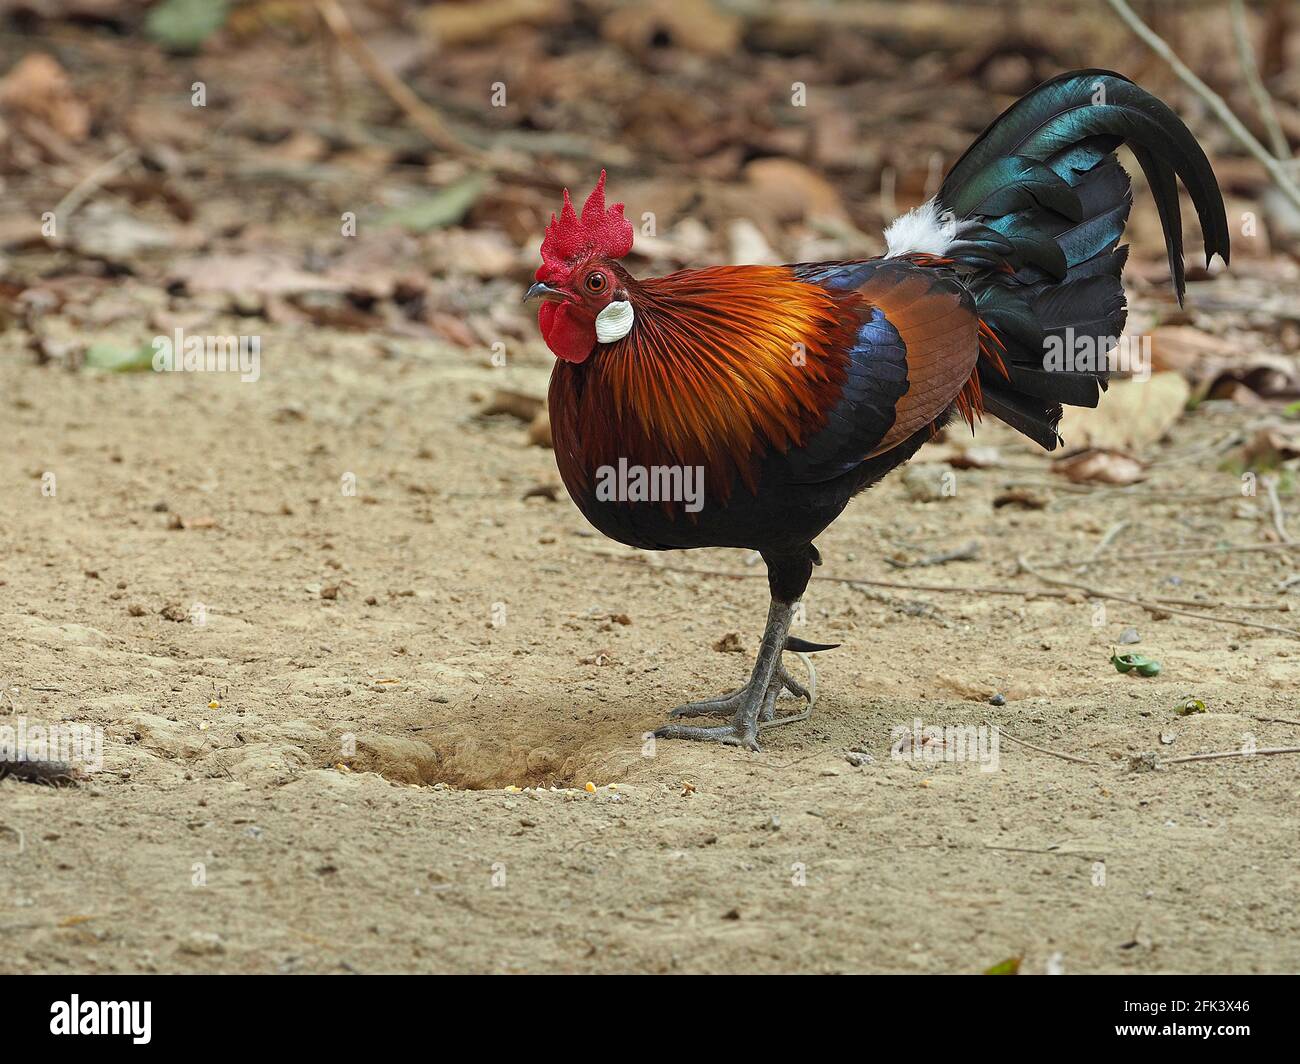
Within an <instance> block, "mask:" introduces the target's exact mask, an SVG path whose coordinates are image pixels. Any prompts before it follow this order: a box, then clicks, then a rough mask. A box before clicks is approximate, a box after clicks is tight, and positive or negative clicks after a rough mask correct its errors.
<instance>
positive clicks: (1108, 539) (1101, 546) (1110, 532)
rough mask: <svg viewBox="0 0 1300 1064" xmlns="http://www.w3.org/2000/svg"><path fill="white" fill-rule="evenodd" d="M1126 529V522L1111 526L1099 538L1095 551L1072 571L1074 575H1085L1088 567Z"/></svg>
mask: <svg viewBox="0 0 1300 1064" xmlns="http://www.w3.org/2000/svg"><path fill="white" fill-rule="evenodd" d="M1126 528H1128V522H1127V521H1119V522H1117V523H1116V524H1113V525H1111V526H1110V528H1109V529H1107V530H1106V534H1105V535H1104V536H1102V537H1101V542H1100V543H1098V544H1097V547H1096V549H1095V550H1094V551H1093V552H1092V553H1091V554H1089V555H1088V557H1087V558H1086V559H1084V561H1083V563H1082V564H1081V565H1078V566H1076V567H1075V570H1074V571H1075V572H1076V573H1086V572H1087V571H1088V566H1090V565H1092V564H1093V563H1094V562H1096V561H1097V560H1098V559H1099V558H1100V557H1101V556H1102V555H1103V554H1105V553H1106V551H1107V550H1108V549H1109V548H1110V545H1111V544H1112V543H1114V542H1115V537H1116V536H1118V535H1119V534H1120V533H1121V532H1123V531H1124V529H1126Z"/></svg>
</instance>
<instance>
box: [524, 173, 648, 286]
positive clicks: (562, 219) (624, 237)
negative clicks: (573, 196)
mask: <svg viewBox="0 0 1300 1064" xmlns="http://www.w3.org/2000/svg"><path fill="white" fill-rule="evenodd" d="M631 250H632V223H631V222H629V221H628V220H627V219H626V218H624V217H623V204H621V203H615V204H614V205H613V206H612V207H610V208H609V209H608V210H606V208H605V171H604V170H602V171H601V172H600V180H599V181H597V182H596V187H595V188H593V189H592V190H591V194H590V195H589V196H588V197H587V202H586V203H584V204H583V205H582V214H581V215H578V214H577V213H576V212H575V211H574V209H573V201H572V200H570V199H569V190H568V189H567V188H566V189H565V190H564V207H563V209H562V210H561V211H560V216H559V218H556V217H555V215H554V214H552V215H551V223H550V225H548V226H547V227H546V239H544V240H543V241H542V267H541V269H539V270H538V271H537V279H538V280H539V281H543V280H546V279H547V278H548V277H549V278H552V279H553V278H554V277H555V276H556V275H557V274H567V273H568V272H569V270H570V269H572V268H573V264H574V263H576V262H577V261H578V260H579V259H581V258H585V257H586V256H587V255H589V254H591V253H593V252H595V253H597V254H599V255H600V256H601V257H602V258H607V259H621V258H622V257H623V256H624V255H626V254H627V253H628V252H629V251H631ZM543 275H545V276H543Z"/></svg>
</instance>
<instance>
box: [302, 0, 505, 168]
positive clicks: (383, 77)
mask: <svg viewBox="0 0 1300 1064" xmlns="http://www.w3.org/2000/svg"><path fill="white" fill-rule="evenodd" d="M316 10H317V11H318V12H319V13H320V17H321V20H322V21H323V22H324V23H325V25H326V27H327V28H328V29H329V31H330V32H331V33H332V34H334V36H335V37H336V38H338V42H339V44H341V45H342V46H343V48H344V49H345V50H346V51H347V53H348V55H350V56H351V57H352V58H353V60H354V61H355V62H356V64H357V65H358V66H359V67H361V69H362V70H364V71H365V72H366V75H367V76H368V77H369V78H370V79H371V80H372V81H373V82H374V83H375V84H376V85H378V86H379V88H381V89H382V90H383V91H384V93H385V94H386V95H387V96H388V98H389V99H390V100H392V101H393V103H395V104H397V106H398V107H400V108H401V109H402V111H403V112H404V113H405V114H406V117H407V118H409V119H410V120H411V124H412V125H413V126H415V128H416V129H418V130H419V131H420V132H421V133H423V134H424V135H425V137H427V138H428V140H429V142H430V143H431V144H433V145H434V146H435V147H438V148H441V149H442V150H443V151H447V152H451V153H452V154H453V155H457V156H461V157H464V158H470V159H479V158H480V157H481V154H482V153H480V152H479V151H478V150H477V149H475V148H471V147H470V146H469V145H467V144H464V143H462V142H461V141H460V139H459V138H457V137H456V135H455V134H453V133H452V132H451V130H449V129H448V128H447V126H446V124H445V123H444V122H443V120H442V118H441V117H440V116H439V114H438V112H437V111H435V110H434V109H433V108H432V107H430V106H429V105H428V104H427V103H425V102H424V101H423V100H422V99H420V97H418V96H417V95H416V94H415V93H414V92H412V91H411V89H410V88H409V87H408V86H407V85H406V83H405V82H404V81H402V79H401V78H399V77H397V75H395V74H394V73H393V72H392V71H391V70H389V69H388V68H387V67H386V66H384V64H383V63H381V62H380V61H379V60H378V59H377V58H376V57H375V53H374V52H372V51H371V50H370V47H369V46H368V45H367V44H366V42H365V41H363V40H362V39H361V38H360V37H359V36H358V35H357V31H356V30H355V29H353V28H352V23H351V21H350V20H349V19H348V16H347V13H346V12H345V11H344V10H343V8H342V7H341V6H340V5H339V3H338V0H316Z"/></svg>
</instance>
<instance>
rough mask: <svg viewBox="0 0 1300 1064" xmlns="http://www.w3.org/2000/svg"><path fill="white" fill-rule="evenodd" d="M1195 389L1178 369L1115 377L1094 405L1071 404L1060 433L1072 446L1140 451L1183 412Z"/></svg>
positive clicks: (1160, 435)
mask: <svg viewBox="0 0 1300 1064" xmlns="http://www.w3.org/2000/svg"><path fill="white" fill-rule="evenodd" d="M1191 394H1192V390H1191V387H1190V386H1189V385H1188V383H1187V382H1186V381H1185V380H1183V378H1182V376H1181V375H1179V374H1177V373H1153V374H1152V375H1151V377H1150V378H1149V379H1148V380H1145V381H1138V380H1127V381H1115V382H1114V383H1112V384H1111V386H1110V390H1109V391H1108V392H1107V393H1106V394H1105V395H1104V396H1102V402H1101V404H1100V405H1099V406H1097V407H1094V408H1091V409H1090V408H1087V407H1077V406H1070V407H1066V408H1065V416H1064V417H1063V418H1062V419H1061V428H1060V432H1061V437H1062V438H1063V439H1064V440H1065V442H1066V444H1067V445H1068V446H1070V447H1076V448H1082V447H1096V448H1100V449H1102V450H1108V451H1120V452H1124V453H1130V454H1132V453H1137V452H1140V451H1141V450H1142V448H1143V447H1146V446H1149V445H1150V444H1152V443H1155V441H1156V440H1158V439H1160V438H1161V437H1162V436H1163V435H1164V434H1165V433H1166V432H1168V431H1169V429H1170V428H1172V427H1173V425H1174V424H1175V422H1177V421H1178V419H1179V418H1180V417H1181V416H1182V414H1183V409H1184V407H1186V405H1187V400H1188V398H1189V397H1190V396H1191Z"/></svg>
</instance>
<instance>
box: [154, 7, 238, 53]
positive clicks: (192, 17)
mask: <svg viewBox="0 0 1300 1064" xmlns="http://www.w3.org/2000/svg"><path fill="white" fill-rule="evenodd" d="M229 14H230V5H229V3H227V0H162V2H161V3H159V4H156V5H155V6H154V7H153V9H152V10H151V11H150V12H149V14H148V15H147V16H146V17H145V20H144V28H145V32H146V33H147V34H148V35H149V36H150V37H152V38H153V39H154V40H155V41H157V42H158V43H159V44H161V45H162V46H163V47H164V48H167V49H168V50H170V51H173V52H192V51H195V50H196V49H197V48H198V47H199V46H200V45H201V44H202V43H203V42H204V41H206V40H207V39H208V38H209V37H211V36H212V35H213V34H214V33H216V32H217V30H219V29H221V27H222V26H224V25H225V24H226V17H227V16H228V15H229Z"/></svg>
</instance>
